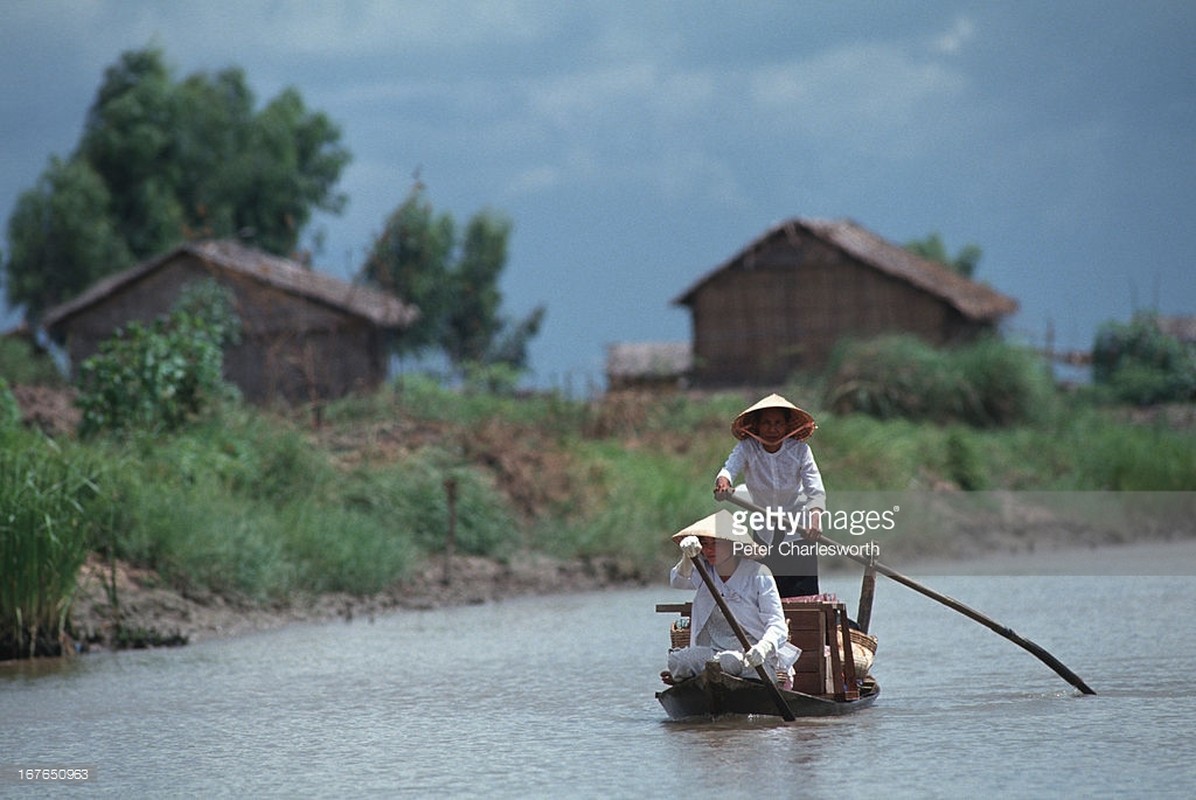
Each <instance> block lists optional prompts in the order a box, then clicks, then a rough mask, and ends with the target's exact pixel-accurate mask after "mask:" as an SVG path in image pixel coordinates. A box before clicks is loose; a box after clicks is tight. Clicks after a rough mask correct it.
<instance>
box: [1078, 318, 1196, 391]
mask: <svg viewBox="0 0 1196 800" xmlns="http://www.w3.org/2000/svg"><path fill="white" fill-rule="evenodd" d="M1092 379H1093V381H1094V382H1095V383H1096V384H1097V385H1099V386H1104V387H1106V388H1107V389H1108V390H1109V391H1110V392H1111V393H1112V395H1113V397H1114V399H1116V400H1118V401H1121V402H1125V403H1134V404H1137V405H1150V404H1152V403H1165V402H1172V401H1179V402H1183V401H1187V400H1191V399H1193V398H1196V348H1193V347H1190V346H1188V345H1186V344H1184V343H1183V342H1181V341H1180V340H1179V339H1177V338H1175V337H1174V336H1169V335H1167V334H1165V333H1163V332H1162V331H1161V330H1160V329H1159V324H1158V317H1157V316H1156V315H1155V314H1149V313H1139V314H1135V315H1134V317H1133V319H1131V320H1130V322H1128V323H1120V322H1106V323H1105V324H1104V325H1102V326H1101V327H1100V329H1099V330H1098V331H1097V334H1096V340H1095V342H1094V343H1093V345H1092Z"/></svg>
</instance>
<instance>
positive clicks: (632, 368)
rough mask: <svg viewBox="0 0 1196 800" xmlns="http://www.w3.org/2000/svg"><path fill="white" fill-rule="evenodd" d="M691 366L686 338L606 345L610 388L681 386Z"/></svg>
mask: <svg viewBox="0 0 1196 800" xmlns="http://www.w3.org/2000/svg"><path fill="white" fill-rule="evenodd" d="M692 368H693V351H692V350H691V349H690V344H689V342H619V343H616V344H612V345H609V346H608V347H607V349H606V385H607V388H608V389H609V390H610V391H618V390H620V389H676V388H681V387H683V386H684V385H685V384H686V382H687V379H688V377H689V372H690V370H691V369H692Z"/></svg>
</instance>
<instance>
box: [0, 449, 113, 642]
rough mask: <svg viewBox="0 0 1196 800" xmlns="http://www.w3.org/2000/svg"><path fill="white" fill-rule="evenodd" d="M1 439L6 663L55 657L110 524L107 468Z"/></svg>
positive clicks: (0, 567)
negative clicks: (102, 531) (87, 565)
mask: <svg viewBox="0 0 1196 800" xmlns="http://www.w3.org/2000/svg"><path fill="white" fill-rule="evenodd" d="M0 437H2V438H3V441H2V442H0V657H3V656H15V655H28V656H33V655H35V654H37V653H53V652H56V651H57V649H58V642H59V641H60V639H61V636H62V634H63V632H64V630H65V629H66V627H67V621H68V620H67V614H68V612H69V609H70V604H71V600H72V598H73V595H74V592H75V586H76V583H75V581H76V577H77V575H78V572H79V568H80V567H81V566H82V565H83V562H84V561H85V560H86V559H87V555H88V553H89V552H90V551H91V549H92V547H93V546H94V536H95V529H96V525H97V522H99V521H102V520H104V519H106V518H107V517H108V512H107V511H106V509H105V504H106V502H107V498H106V497H105V496H104V494H103V492H102V490H101V486H103V484H104V478H103V472H104V468H103V466H102V465H101V464H100V463H99V462H98V460H97V459H96V458H94V456H92V455H91V454H88V453H85V452H82V451H78V450H76V449H70V450H64V449H62V448H61V447H59V446H58V445H56V444H55V443H54V442H52V441H51V440H49V439H46V438H43V437H41V436H40V435H37V434H30V433H26V432H24V431H19V430H16V431H12V430H10V431H7V432H5V433H3V434H0Z"/></svg>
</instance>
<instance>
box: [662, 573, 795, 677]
mask: <svg viewBox="0 0 1196 800" xmlns="http://www.w3.org/2000/svg"><path fill="white" fill-rule="evenodd" d="M703 566H704V567H705V568H706V573H707V574H708V575H709V576H710V578H711V579H712V580H713V581H714V586H715V588H716V589H718V591H719V594H720V595H722V597H723V600H725V601H726V603H727V607H728V608H729V609H730V610H731V615H732V616H734V617H735V620H736V622H738V623H739V625H740V627H741V628H743V632H744V633H745V634H746V635H747V638H748V644H750V645H751V644H755V643H756V642H759V641H764V640H766V639H767V640H768V641H770V642H772V644H773V648H774V650H775V653H776V655H775V660H776V661H777V662H779V664H780V668H781V669H785V670H787V669H789V667H791V666H793V662H795V661H797V659H798V656H800V655H801V651H800V650H798V649H797V648H796V647H794V646H793V645H791V644H789V625H788V623H786V622H785V612H784V611H783V610H782V609H781V595H780V594H779V593H778V592H777V582H776V581H775V580H774V579H773V577H772V573H771V572H769V571H768V567H766V566H764V565H763V564H760V563H758V562H756V561H752V560H751V559H749V558H741V559H739V563H738V564H737V565H736V567H735V571H734V572H733V573H731V576H730V577H729V578H727V580H726V581H724V580H723V579H722V578H720V577H719V576H718V573H717V572H716V571H715V570H713V569H711V568H710V567H709V566H708V565H705V564H703ZM669 585H670V586H672V587H673V588H674V589H690V588H692V589H695V590H696V593H695V594H694V601H693V608H692V610H691V611H690V616H689V620H690V622H689V624H690V631H691V635H692V636H694V637H695V639H694V643H695V644H696V637H697V635H698V634H699V633H700V632H701V631H703V630H705V629H706V627H707V622H708V621H709V620H710V615H711V614H712V613H714V611H715V610H716V609H717V606H716V605H715V602H714V597H713V596H712V595H711V594H710V591H709V590H708V589H707V588H706V582H705V581H703V580H702V576H701V575H699V574H698V573H697V568H695V569H694V571H693V572H691V573H690V574H689V575H688V576H685V575H682V574H681V573H680V571H679V570H678V569H677V567H676V566H674V567H673V569H672V571H671V572H670V573H669ZM712 630H713V631H717V627H714V628H713V629H712ZM716 644H717V643H716ZM728 649H735V650H742V645H741V644H740V643H739V642H738V640H736V642H735V644H734V647H733V648H728ZM770 661H771V659H770Z"/></svg>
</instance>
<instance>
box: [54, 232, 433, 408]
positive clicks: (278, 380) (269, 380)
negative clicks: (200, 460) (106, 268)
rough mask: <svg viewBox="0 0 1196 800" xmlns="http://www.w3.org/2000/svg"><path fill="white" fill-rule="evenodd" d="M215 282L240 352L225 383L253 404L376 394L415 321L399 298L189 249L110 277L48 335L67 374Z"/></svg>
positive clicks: (212, 244) (66, 306) (244, 250)
mask: <svg viewBox="0 0 1196 800" xmlns="http://www.w3.org/2000/svg"><path fill="white" fill-rule="evenodd" d="M204 279H213V280H215V281H216V282H218V283H219V284H221V285H222V286H225V287H227V288H228V289H230V290H231V291H232V294H233V298H234V306H235V309H236V311H237V314H238V315H239V316H240V318H241V325H242V339H241V343H240V344H238V345H234V346H232V347H230V348H229V349H228V350H227V351H226V352H225V361H224V372H225V378H226V379H227V380H228V381H230V382H231V383H233V384H235V385H236V386H238V387H239V388H240V389H241V392H242V394H243V395H244V396H245V397H246V398H247V399H249V400H251V401H254V402H259V403H261V402H270V401H273V400H279V399H281V400H288V401H292V402H306V401H314V400H323V399H329V398H335V397H340V396H343V395H345V394H347V393H349V392H351V391H354V390H357V389H368V388H373V387H374V386H377V385H378V384H379V383H380V382H381V381H383V380H384V379H385V377H386V368H387V358H388V356H387V352H388V351H387V347H386V336H388V335H392V334H393V333H395V332H398V331H401V330H403V329H404V328H406V327H407V326H408V325H410V324H411V323H412V322H413V321H414V320H415V318H416V316H417V315H418V313H419V312H418V311H417V309H415V308H414V307H413V306H409V305H407V304H406V303H403V302H402V301H400V300H399V299H398V298H396V297H394V296H392V295H389V294H385V293H383V292H379V291H375V290H373V289H369V288H366V287H363V286H355V285H352V284H349V283H346V282H344V281H341V280H338V279H336V278H333V277H331V276H329V275H324V274H321V273H318V272H315V271H313V270H310V269H307V268H305V267H303V266H302V265H300V264H298V263H296V262H294V261H291V260H288V259H285V258H280V257H278V256H273V255H270V254H268V253H264V252H261V251H259V250H255V249H252V248H249V247H245V246H243V245H240V244H237V243H236V242H231V241H204V242H190V243H187V244H184V245H181V246H179V247H177V248H175V249H174V250H171V251H170V252H168V253H166V254H164V255H162V256H159V257H157V258H153V259H150V260H148V261H145V262H143V263H141V264H138V265H137V266H134V267H131V268H130V269H127V270H125V271H123V272H120V273H117V274H114V275H110V276H108V277H107V278H104V279H103V280H101V281H99V282H98V283H96V284H95V285H94V286H92V287H91V288H90V289H88V290H87V291H85V292H84V293H83V294H81V295H79V296H78V297H76V298H74V299H73V300H70V301H68V302H66V303H63V304H62V305H59V306H56V307H55V308H52V309H50V310H49V311H47V312H46V314H45V315H44V316H43V318H42V324H43V326H44V327H45V329H46V331H47V332H49V333H50V335H51V336H52V337H53V338H54V339H56V340H57V341H59V342H61V343H63V344H65V346H66V350H67V354H68V355H69V357H70V360H71V363H72V365H78V364H80V363H82V361H83V360H85V359H86V358H88V357H89V356H91V355H92V354H94V353H95V352H96V351H97V350H98V349H99V345H100V342H102V341H103V340H104V339H107V338H109V337H110V336H112V335H113V334H114V333H115V332H116V331H117V330H118V329H119V328H121V327H123V326H125V325H126V324H128V323H129V322H132V321H141V322H146V323H148V322H150V321H151V320H153V319H155V318H157V317H160V316H163V315H165V314H168V313H169V312H170V310H171V308H172V307H173V306H174V304H175V302H176V301H177V299H178V298H179V295H180V293H181V292H182V290H183V288H184V287H185V286H186V285H187V284H189V283H193V282H196V281H202V280H204Z"/></svg>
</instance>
